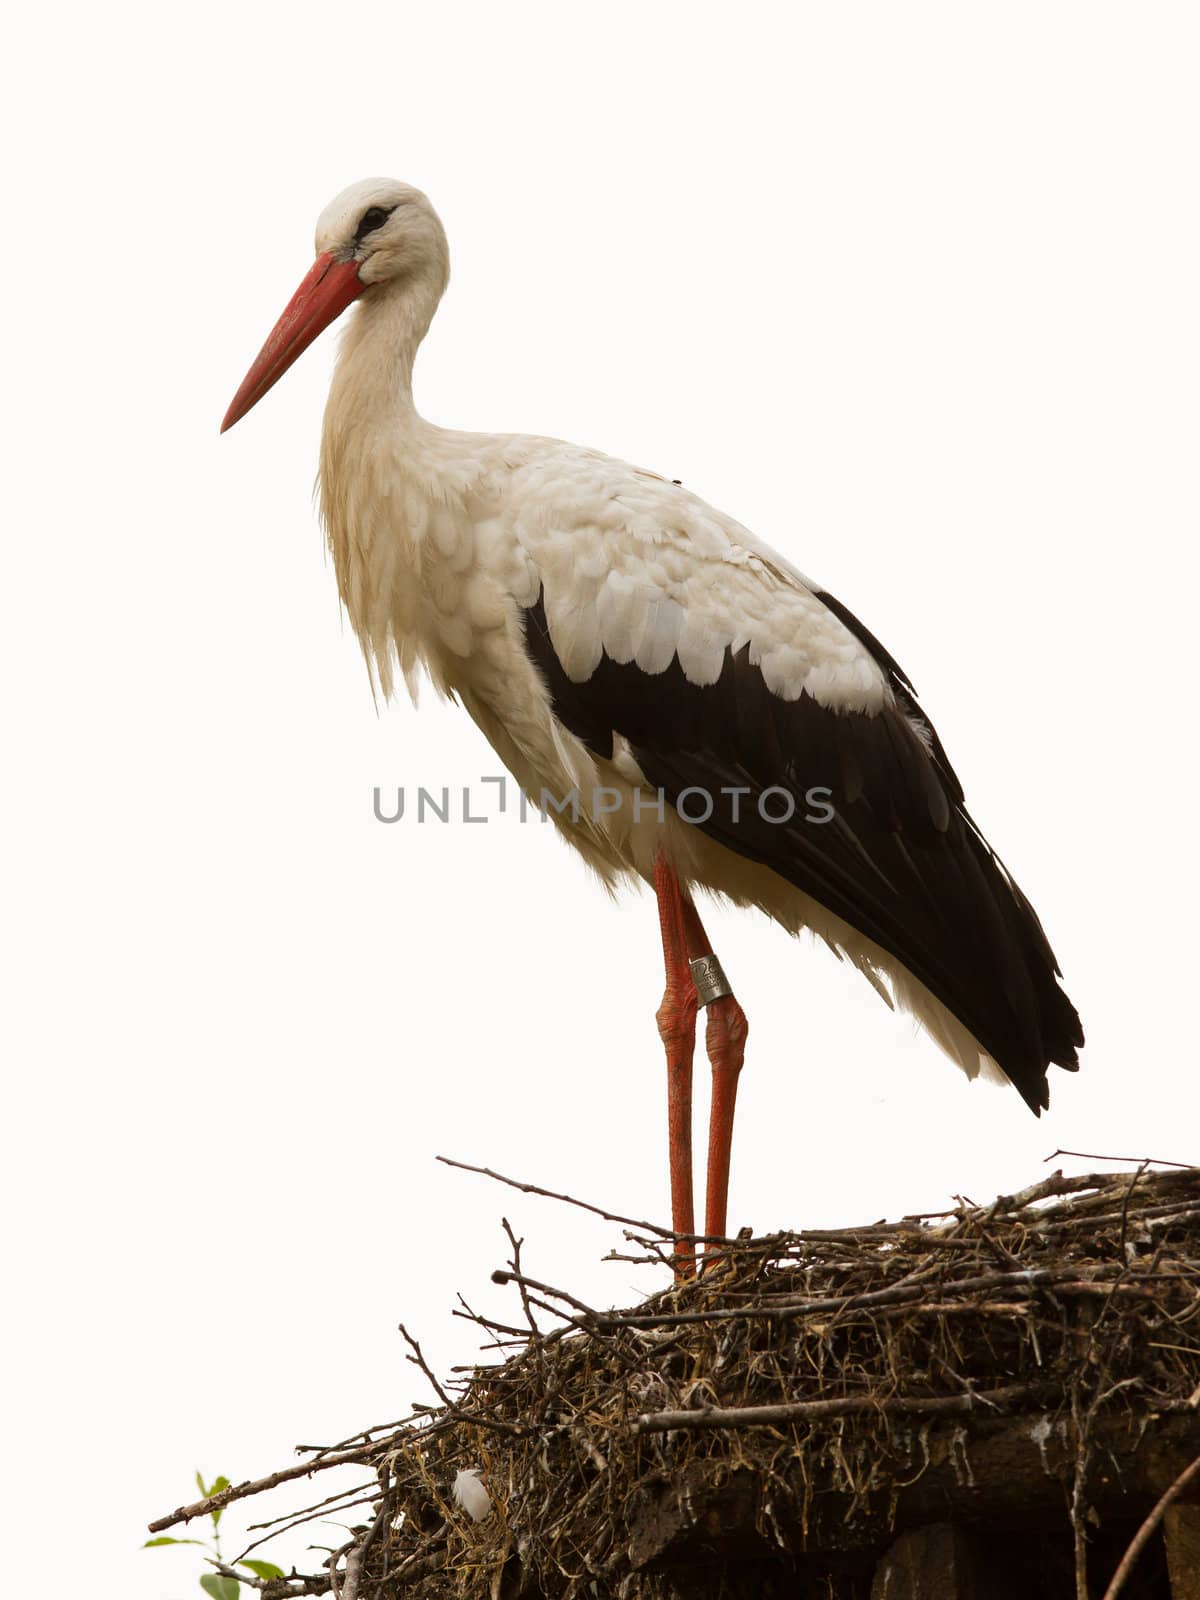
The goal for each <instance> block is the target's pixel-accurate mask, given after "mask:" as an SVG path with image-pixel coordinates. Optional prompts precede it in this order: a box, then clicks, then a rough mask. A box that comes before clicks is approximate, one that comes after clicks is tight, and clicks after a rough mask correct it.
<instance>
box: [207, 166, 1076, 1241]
mask: <svg viewBox="0 0 1200 1600" xmlns="http://www.w3.org/2000/svg"><path fill="white" fill-rule="evenodd" d="M316 249H317V257H316V261H315V262H314V263H313V266H312V269H311V270H310V271H309V273H308V275H307V277H305V279H304V281H303V283H302V284H301V285H300V287H299V289H298V290H297V291H296V294H295V295H294V296H293V298H292V300H291V302H290V303H289V304H288V306H287V308H286V309H285V311H284V313H283V315H282V316H281V317H280V319H279V321H278V323H277V324H276V325H275V328H274V329H273V330H272V332H271V334H270V336H269V338H268V339H267V342H266V344H265V345H264V346H263V349H262V351H261V352H260V354H259V356H258V358H257V359H256V361H255V362H254V365H253V366H252V367H251V369H250V371H249V373H248V374H247V376H246V379H245V381H244V383H243V384H242V386H241V388H240V389H239V390H238V392H237V395H236V396H235V398H234V400H233V404H232V405H231V406H230V408H229V411H228V413H227V415H226V417H225V420H224V423H223V424H222V428H223V429H225V428H229V427H231V426H232V425H233V423H235V422H236V421H237V420H238V419H239V418H240V417H242V416H244V415H245V414H246V412H247V411H249V410H250V408H251V407H252V406H253V405H255V404H256V403H257V401H259V400H260V399H261V398H262V396H263V395H264V394H265V393H266V392H267V390H268V389H269V388H270V387H271V385H272V384H274V383H275V382H276V381H277V380H278V379H279V378H280V377H281V376H282V375H283V373H284V372H285V371H286V370H287V368H288V367H289V366H290V365H291V364H292V362H293V361H295V359H296V358H297V356H299V355H300V353H301V351H303V350H304V349H306V348H307V346H308V345H309V344H310V343H311V342H312V340H313V339H315V338H316V337H317V335H318V334H319V333H320V332H321V330H322V329H323V328H325V327H326V326H327V325H328V324H329V323H331V322H332V321H333V320H334V318H335V317H337V316H338V315H339V314H340V313H341V312H342V311H344V310H345V309H346V308H347V306H349V305H350V303H351V302H352V301H355V300H357V301H358V302H359V305H358V310H357V312H356V313H355V316H354V318H353V320H352V321H351V323H350V325H349V327H348V329H347V331H346V334H345V338H344V340H343V343H342V346H341V350H340V353H339V356H338V361H337V369H336V372H335V374H334V379H333V385H332V388H331V390H330V394H329V400H328V404H327V405H326V408H325V423H324V430H323V434H322V441H321V467H320V496H321V511H322V516H323V520H324V523H325V528H326V531H327V534H328V538H329V545H330V549H331V550H332V553H333V560H334V565H335V568H336V571H337V580H338V587H339V589H340V592H341V597H342V601H343V603H344V604H345V607H346V610H347V612H348V613H349V616H350V620H351V622H352V624H353V626H354V629H355V631H356V633H357V635H358V638H359V640H360V642H361V644H362V648H363V651H364V654H365V656H366V659H367V662H368V666H369V669H370V671H371V672H372V674H373V677H374V680H375V682H376V683H377V685H378V687H379V690H380V691H381V692H382V693H383V694H384V695H385V696H386V695H387V694H389V693H390V692H391V690H392V687H393V681H394V678H395V675H396V671H397V669H399V672H400V674H401V675H402V676H403V678H404V679H405V680H406V682H407V683H408V684H409V687H410V688H411V687H412V686H413V683H414V681H415V674H416V673H417V671H418V669H419V668H424V670H425V671H426V672H427V673H428V675H429V677H430V678H431V679H432V681H433V683H434V684H435V686H436V687H437V689H438V690H439V691H440V692H441V693H442V694H444V695H449V696H450V697H451V698H453V699H456V700H458V701H460V702H461V703H462V704H463V705H464V706H465V707H466V709H467V711H469V712H470V714H471V716H472V717H473V718H474V719H475V721H476V723H477V724H478V725H479V727H480V728H481V729H482V730H483V732H484V734H485V735H486V736H487V738H488V739H489V740H490V741H491V743H492V745H493V747H494V748H495V750H496V752H497V754H498V755H499V756H500V758H501V760H502V761H503V762H504V763H505V765H506V766H507V767H508V768H509V770H510V771H511V772H512V774H513V775H514V777H515V778H516V779H517V781H518V782H519V783H520V784H521V786H522V788H523V789H524V791H525V792H526V794H528V795H529V796H530V797H531V798H532V799H533V800H534V802H535V803H544V802H545V800H546V797H550V802H551V808H552V809H551V814H552V815H553V816H554V820H555V822H556V823H557V825H558V826H559V827H560V828H561V830H562V831H563V833H564V834H565V835H566V837H567V838H568V839H569V840H570V842H571V844H572V845H574V846H575V848H576V849H577V850H578V851H579V852H580V853H581V854H582V855H583V857H584V859H585V860H586V861H587V862H588V863H589V864H590V865H591V866H592V867H593V868H594V869H595V870H596V872H597V873H598V874H599V875H600V877H601V878H602V879H603V880H604V881H605V882H606V883H607V884H609V885H610V886H612V885H616V884H618V883H621V882H629V881H631V880H636V879H641V880H643V881H645V882H646V883H651V884H653V886H654V891H655V894H656V896H657V899H658V910H659V918H660V922H661V926H662V940H663V951H664V955H665V961H666V992H665V994H664V996H663V1002H662V1005H661V1007H660V1008H659V1011H658V1026H659V1032H660V1034H661V1037H662V1040H663V1043H664V1045H665V1048H666V1056H667V1085H668V1112H669V1133H670V1162H671V1204H672V1216H673V1225H674V1227H675V1229H676V1231H677V1232H678V1233H680V1234H684V1235H692V1234H694V1230H695V1225H694V1220H693V1210H692V1170H691V1074H692V1053H693V1049H694V1044H695V1028H696V1014H697V1010H698V1008H699V1007H700V1006H701V1005H703V1006H705V1007H706V1008H707V1047H708V1054H709V1057H710V1060H711V1063H712V1069H713V1088H712V1109H711V1116H710V1124H709V1152H708V1189H707V1203H706V1213H705V1219H704V1230H705V1234H706V1235H709V1236H715V1237H719V1236H721V1235H723V1234H724V1232H725V1225H726V1220H725V1214H726V1200H727V1193H728V1179H729V1151H730V1141H731V1137H732V1131H733V1108H734V1096H735V1093H736V1089H737V1081H738V1074H739V1072H740V1070H741V1066H742V1057H743V1053H744V1048H745V1041H746V1018H745V1015H744V1013H743V1011H742V1008H741V1006H740V1005H739V1004H738V1002H737V1000H736V998H735V997H734V995H733V994H732V992H731V991H730V988H729V985H728V982H727V981H726V979H725V976H724V974H723V972H722V970H721V967H720V963H719V962H718V961H717V959H716V957H715V956H714V955H713V952H712V946H711V945H710V943H709V941H708V938H707V936H706V934H705V932H704V928H703V926H702V925H701V922H700V918H699V916H698V914H697V911H696V907H695V904H694V901H693V898H692V895H693V891H694V890H695V889H698V888H699V889H705V890H708V891H709V892H710V893H713V894H715V895H722V896H724V897H725V898H726V899H728V900H731V901H733V902H734V903H735V904H737V905H751V906H757V907H758V908H759V910H761V911H764V912H765V913H766V914H767V915H768V916H770V917H772V918H774V920H775V921H776V922H778V923H779V924H781V925H782V927H784V928H785V929H786V930H787V931H788V932H789V933H792V934H796V933H799V932H800V930H801V929H805V928H807V929H810V930H811V931H812V932H813V933H814V934H816V935H817V936H818V937H819V938H820V939H822V940H823V941H824V942H825V943H826V944H827V945H828V946H829V947H830V948H831V949H832V950H833V951H834V953H835V954H837V955H838V956H840V957H842V958H844V959H846V960H848V961H850V962H852V963H853V964H854V965H855V966H856V967H857V968H858V969H859V971H860V972H862V974H863V975H864V977H865V978H866V979H867V980H868V982H869V983H870V984H871V985H872V987H873V988H874V989H875V990H876V991H877V992H878V993H879V994H880V995H881V996H882V998H883V999H884V1000H885V1001H886V1002H887V1003H888V1004H889V1005H899V1006H900V1007H901V1008H903V1009H904V1010H906V1011H908V1012H910V1013H911V1014H912V1015H913V1016H914V1017H916V1018H917V1019H918V1020H919V1021H920V1022H921V1023H922V1024H923V1025H924V1027H925V1028H926V1030H927V1031H928V1032H929V1034H930V1035H931V1036H932V1038H933V1039H934V1040H935V1041H936V1042H937V1043H938V1044H939V1045H940V1046H941V1048H942V1049H943V1050H944V1051H945V1052H946V1054H947V1055H948V1056H949V1057H950V1059H951V1060H952V1061H954V1062H956V1063H957V1065H958V1066H960V1067H961V1068H962V1070H963V1071H964V1072H965V1073H966V1074H967V1076H968V1077H969V1078H974V1077H976V1076H977V1075H980V1074H983V1075H985V1076H991V1077H994V1078H998V1079H1000V1080H1001V1081H1008V1082H1011V1083H1012V1084H1013V1085H1015V1087H1016V1088H1017V1090H1018V1091H1019V1093H1020V1094H1021V1095H1022V1097H1023V1098H1024V1099H1025V1101H1026V1103H1027V1104H1028V1105H1029V1106H1030V1107H1031V1108H1032V1110H1033V1111H1034V1112H1039V1111H1040V1109H1041V1108H1042V1107H1043V1106H1045V1105H1047V1104H1048V1103H1049V1096H1048V1089H1047V1084H1046V1073H1047V1068H1048V1066H1049V1065H1050V1064H1051V1063H1055V1064H1057V1065H1058V1066H1060V1067H1065V1068H1068V1069H1071V1070H1073V1069H1074V1068H1075V1067H1076V1066H1077V1064H1078V1062H1077V1055H1076V1051H1077V1047H1078V1046H1079V1045H1081V1044H1082V1043H1083V1034H1082V1032H1081V1029H1080V1025H1079V1018H1078V1015H1077V1014H1076V1011H1075V1008H1074V1007H1073V1006H1072V1005H1071V1003H1070V1001H1069V1000H1068V999H1067V997H1066V995H1065V994H1064V993H1063V991H1062V989H1061V988H1060V986H1059V984H1058V982H1057V978H1058V975H1059V974H1058V967H1057V965H1056V963H1055V959H1054V956H1053V953H1052V952H1051V950H1050V947H1049V945H1048V943H1047V942H1046V938H1045V935H1044V934H1043V932H1042V928H1041V925H1040V924H1039V922H1038V919H1037V916H1036V915H1035V913H1034V911H1033V908H1032V907H1031V906H1030V904H1029V902H1028V900H1026V898H1025V896H1024V895H1023V894H1022V893H1021V891H1020V889H1019V888H1018V887H1017V885H1016V884H1015V883H1014V882H1013V880H1012V878H1011V877H1010V876H1009V874H1008V873H1007V871H1006V870H1005V868H1004V867H1003V865H1002V864H1001V862H1000V861H999V860H998V858H997V857H996V855H995V854H994V853H993V852H992V850H991V848H990V847H989V845H988V844H987V842H986V840H985V839H984V838H983V836H982V834H981V833H980V832H979V830H978V829H977V828H976V826H975V824H974V823H973V822H972V820H971V818H970V817H969V816H968V814H967V812H966V811H965V809H964V807H963V793H962V788H961V786H960V784H959V782H958V779H957V778H956V777H955V775H954V771H953V769H952V768H951V766H950V763H949V761H948V760H947V759H946V755H945V752H944V751H943V749H942V746H941V744H940V742H939V740H938V737H937V735H936V733H935V732H934V730H933V728H932V726H931V725H930V723H929V721H928V719H927V718H926V717H925V716H924V714H923V713H922V711H921V710H920V708H919V707H918V704H917V701H916V697H915V695H914V692H913V688H912V685H911V683H910V682H909V681H908V679H907V678H906V676H905V674H904V673H903V672H902V671H901V669H900V667H899V666H898V665H897V663H896V661H895V660H894V659H893V658H892V657H891V656H890V655H889V654H888V652H887V651H886V650H885V649H884V648H883V647H882V646H881V645H880V643H879V642H878V640H877V639H875V638H874V637H873V635H872V634H871V633H869V632H868V631H867V629H866V628H864V627H863V626H862V624H861V623H860V622H858V621H857V620H856V619H855V617H854V616H853V615H852V614H851V613H850V612H849V611H848V610H847V609H846V608H845V606H843V605H842V604H841V603H840V602H839V601H837V600H835V599H834V598H833V596H832V595H830V594H828V593H826V592H825V591H824V590H822V589H821V588H820V587H819V586H818V585H816V584H815V583H812V582H811V581H810V580H809V579H807V578H805V577H804V576H803V575H802V574H801V573H800V572H798V571H797V570H796V569H795V568H794V567H793V566H792V565H791V564H790V563H789V562H788V561H786V560H785V559H784V558H783V557H782V556H779V555H777V554H776V553H775V552H774V551H773V550H771V549H769V548H768V547H767V546H766V545H764V544H762V543H761V542H760V541H759V540H758V539H756V538H755V537H754V536H753V535H752V534H751V533H749V532H748V531H747V530H746V529H745V528H743V527H741V526H740V524H738V523H737V522H735V521H733V519H732V518H730V517H727V516H725V515H723V513H721V512H719V511H715V510H714V509H713V508H712V507H711V506H709V505H706V504H705V502H704V501H703V500H701V499H699V498H698V497H697V496H696V495H694V494H691V493H689V492H688V490H687V489H685V488H683V487H681V486H680V485H679V484H678V483H675V482H671V481H669V480H667V479H664V478H661V477H659V476H657V475H656V474H655V473H653V472H647V471H644V470H643V469H641V468H639V467H632V466H628V465H627V464H626V463H625V462H622V461H615V460H613V459H612V458H611V457H609V456H605V455H601V454H600V453H599V452H597V451H594V450H585V449H581V448H579V447H578V446H576V445H571V444H564V443H563V442H562V441H561V440H558V439H543V438H536V437H531V436H526V435H521V434H484V433H459V432H454V431H451V430H449V429H446V428H439V427H435V426H434V425H433V424H432V423H429V422H426V421H425V420H424V419H423V418H422V417H420V416H419V415H418V414H417V411H416V409H415V407H414V405H413V397H412V371H413V361H414V359H415V357H416V353H417V347H418V346H419V344H420V342H421V340H422V338H423V337H424V335H425V333H426V331H427V329H428V328H429V324H430V321H431V319H432V317H433V314H434V311H435V310H436V308H437V305H438V302H439V300H440V299H441V297H442V293H443V291H444V289H445V287H446V283H447V279H448V276H449V256H448V251H447V245H446V236H445V233H444V232H443V230H442V225H441V223H440V221H439V220H438V217H437V214H436V212H435V211H434V209H433V207H432V206H431V205H430V203H429V201H428V199H427V198H426V197H425V195H423V194H422V193H421V192H420V191H419V190H417V189H413V188H411V187H409V186H408V185H407V184H403V183H397V182H395V181H393V180H391V179H380V178H375V179H368V180H366V181H364V182H362V183H357V184H354V185H352V186H351V187H350V188H349V189H346V190H345V191H344V192H343V193H342V194H340V195H338V197H337V198H336V199H335V200H334V201H332V202H331V204H330V205H329V206H327V207H326V209H325V211H324V212H323V213H322V215H321V217H320V220H319V221H318V223H317V234H316ZM568 798H569V803H568ZM560 808H561V809H560ZM685 1255H686V1259H685V1270H686V1269H687V1266H688V1265H689V1264H690V1256H691V1252H690V1249H688V1250H687V1251H686V1253H685Z"/></svg>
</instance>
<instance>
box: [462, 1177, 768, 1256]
mask: <svg viewBox="0 0 1200 1600" xmlns="http://www.w3.org/2000/svg"><path fill="white" fill-rule="evenodd" d="M436 1159H437V1160H438V1161H441V1162H442V1163H444V1165H446V1166H447V1167H457V1168H458V1169H459V1171H460V1172H477V1173H478V1174H479V1175H480V1177H481V1178H493V1179H494V1180H495V1181H496V1182H497V1183H506V1184H507V1185H508V1186H509V1188H510V1189H519V1190H520V1191H521V1193H522V1194H536V1195H540V1196H541V1197H542V1199H543V1200H562V1201H564V1202H565V1203H566V1204H567V1205H569V1206H578V1207H579V1209H580V1210H581V1211H590V1212H591V1213H592V1215H593V1216H594V1217H603V1218H604V1220H605V1222H619V1223H620V1224H621V1225H622V1226H623V1227H626V1228H644V1229H645V1231H646V1232H647V1233H653V1234H657V1235H658V1237H659V1238H660V1239H673V1240H675V1241H676V1242H677V1243H679V1244H736V1243H737V1240H736V1239H726V1238H723V1237H722V1236H720V1235H718V1234H707V1233H672V1232H671V1230H670V1228H663V1227H661V1226H660V1225H659V1224H658V1223H657V1222H639V1221H638V1220H637V1218H636V1217H622V1216H619V1215H618V1214H617V1213H616V1212H615V1211H605V1210H604V1208H603V1206H593V1205H590V1204H589V1203H588V1201H586V1200H576V1198H575V1196H574V1195H573V1194H559V1193H558V1191H557V1190H556V1189H543V1188H542V1187H541V1186H540V1185H539V1184H536V1183H522V1182H521V1181H520V1179H518V1178H506V1177H505V1176H504V1174H503V1173H502V1172H493V1171H492V1169H491V1167H473V1166H472V1165H471V1163H470V1162H469V1161H455V1160H454V1159H453V1158H452V1157H451V1156H438V1157H437V1158H436Z"/></svg>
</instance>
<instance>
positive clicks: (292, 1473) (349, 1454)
mask: <svg viewBox="0 0 1200 1600" xmlns="http://www.w3.org/2000/svg"><path fill="white" fill-rule="evenodd" d="M389 1442H390V1441H388V1440H385V1439H376V1440H374V1441H373V1442H372V1443H370V1444H360V1445H356V1446H355V1447H354V1448H353V1449H351V1450H336V1451H333V1452H332V1453H331V1454H329V1455H327V1456H319V1457H317V1458H316V1459H315V1460H313V1461H302V1462H300V1463H299V1464H298V1465H296V1466H294V1467H284V1468H283V1469H282V1470H281V1471H279V1472H271V1473H268V1474H267V1476H266V1477H265V1478H248V1479H246V1481H245V1482H243V1483H233V1484H230V1486H229V1488H228V1489H222V1490H221V1492H220V1493H219V1494H209V1495H205V1497H204V1499H203V1500H196V1501H193V1503H192V1504H191V1505H188V1506H177V1507H176V1508H175V1510H174V1511H172V1512H171V1513H170V1514H169V1515H168V1516H165V1517H158V1518H157V1519H156V1520H155V1521H154V1522H151V1523H149V1524H148V1527H149V1531H150V1532H151V1533H164V1532H165V1531H166V1530H167V1529H168V1528H173V1527H175V1526H176V1525H177V1524H178V1523H180V1522H190V1521H191V1520H192V1518H193V1517H207V1516H210V1515H211V1514H212V1513H213V1512H214V1511H221V1510H223V1509H224V1507H225V1506H227V1505H231V1504H232V1503H233V1501H235V1500H244V1499H246V1497H247V1496H248V1495H252V1494H262V1493H263V1492H264V1491H265V1490H267V1489H274V1488H275V1487H276V1485H277V1484H281V1483H290V1482H291V1481H292V1479H293V1478H308V1477H311V1475H312V1474H313V1473H314V1472H324V1471H325V1470H326V1468H328V1467H344V1466H345V1465H346V1464H347V1463H348V1462H354V1461H366V1460H369V1459H370V1457H371V1456H372V1455H373V1454H375V1452H377V1451H378V1450H379V1449H380V1448H381V1447H382V1446H383V1445H385V1444H387V1443H389Z"/></svg>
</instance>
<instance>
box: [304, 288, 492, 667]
mask: <svg viewBox="0 0 1200 1600" xmlns="http://www.w3.org/2000/svg"><path fill="white" fill-rule="evenodd" d="M442 288H443V282H439V281H435V280H434V279H429V280H421V279H418V278H409V279H402V280H398V281H397V282H395V283H394V284H391V285H389V286H387V287H386V288H385V287H383V286H381V287H380V288H379V289H378V290H375V291H372V292H371V293H370V294H368V295H365V296H364V297H363V299H362V300H361V301H360V302H359V304H358V306H357V307H356V308H355V312H354V315H353V318H352V320H351V322H350V325H349V327H348V328H347V330H346V333H345V336H344V338H343V341H342V347H341V351H340V353H339V355H338V361H337V367H336V370H335V372H334V378H333V383H332V385H331V387H330V390H329V400H328V403H327V404H326V407H325V425H324V428H323V430H322V434H321V474H320V481H321V511H322V516H323V520H324V522H325V529H326V532H327V534H328V536H329V547H330V550H331V552H332V554H333V562H334V569H335V571H336V573H337V580H338V589H339V591H340V593H341V597H342V601H343V603H344V604H345V607H346V610H347V613H348V614H349V617H350V621H351V624H352V625H353V627H354V630H355V632H356V633H357V634H358V637H359V640H360V642H361V644H362V646H363V650H364V652H365V654H366V656H367V660H368V662H369V663H370V664H371V666H372V670H373V673H374V676H375V680H376V682H377V683H378V685H379V687H380V689H381V690H382V691H383V693H384V694H385V695H386V694H388V693H389V692H390V689H391V681H392V671H393V665H394V664H395V663H396V662H397V661H398V664H399V666H400V668H401V670H402V671H403V672H404V673H405V676H406V677H410V676H411V671H412V667H413V664H414V662H415V660H416V657H417V655H418V653H420V652H421V651H422V639H423V636H424V631H425V629H424V623H423V615H424V608H425V596H424V583H425V576H426V564H425V562H424V560H423V550H424V548H425V545H426V538H427V535H428V532H429V529H430V526H431V519H433V518H437V519H440V524H445V525H446V527H449V528H451V529H452V530H453V532H454V535H455V536H457V535H458V534H460V533H461V534H463V535H464V536H465V535H466V534H467V533H468V532H469V530H468V528H467V525H466V522H465V520H464V514H463V508H462V501H461V497H460V495H458V494H457V493H454V492H450V491H448V488H447V483H448V481H449V480H450V479H453V478H454V477H455V476H456V474H455V471H454V468H455V464H456V461H457V457H458V454H459V452H458V451H457V450H456V449H455V441H457V440H458V439H460V438H461V437H462V436H460V435H457V434H454V433H451V432H448V431H446V430H443V429H441V428H436V427H434V426H433V425H432V424H431V423H427V422H425V421H424V420H423V419H422V418H421V417H420V416H419V415H418V414H417V410H416V407H415V406H414V405H413V397H412V370H413V362H414V360H415V358H416V353H417V347H418V346H419V345H420V343H421V340H422V339H423V338H424V337H425V334H426V332H427V330H428V328H429V324H430V322H431V320H432V318H433V313H434V311H435V310H436V309H437V304H438V301H439V299H440V298H441V293H442ZM457 476H458V477H459V479H460V480H461V473H459V474H458V475H457ZM446 527H442V529H441V531H442V534H443V537H442V541H441V542H442V544H443V545H445V544H446V543H447V540H446V537H445V532H446Z"/></svg>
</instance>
